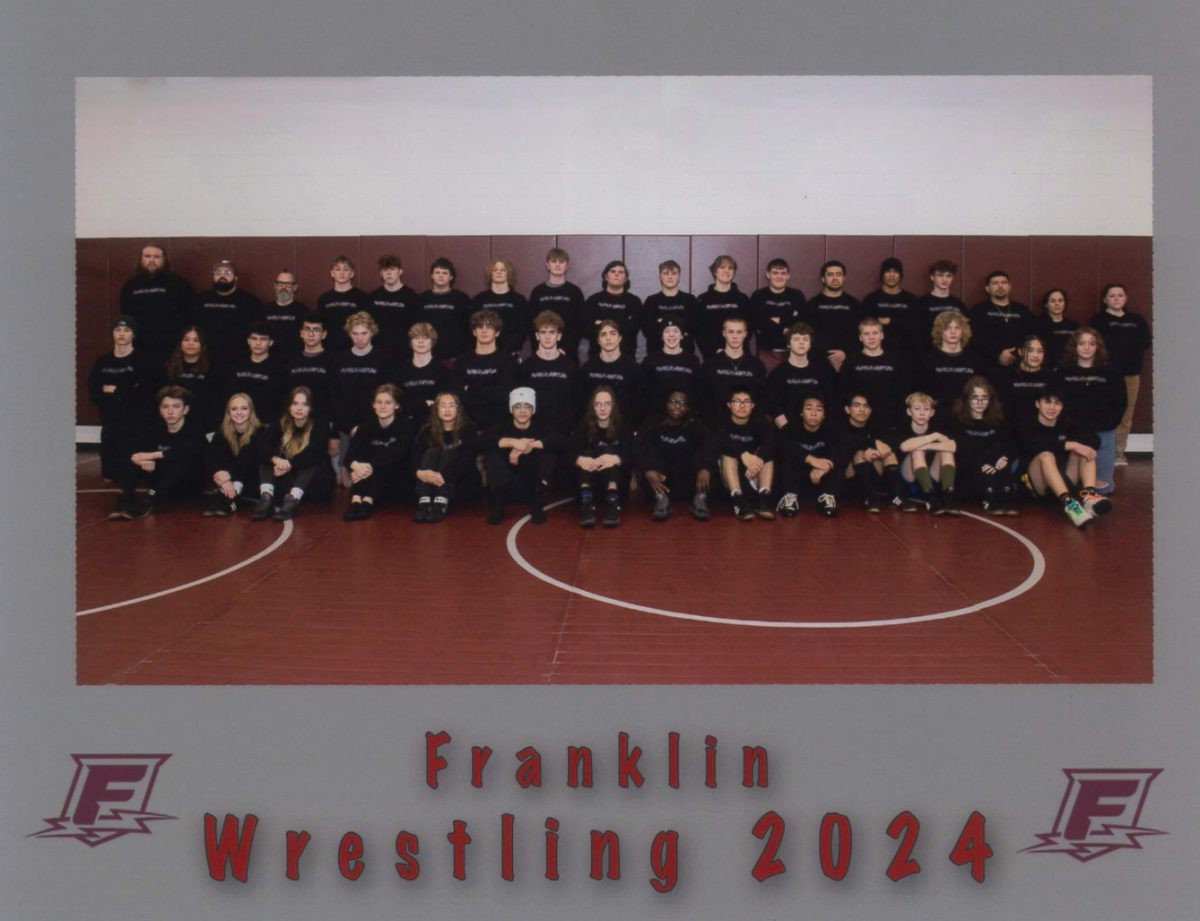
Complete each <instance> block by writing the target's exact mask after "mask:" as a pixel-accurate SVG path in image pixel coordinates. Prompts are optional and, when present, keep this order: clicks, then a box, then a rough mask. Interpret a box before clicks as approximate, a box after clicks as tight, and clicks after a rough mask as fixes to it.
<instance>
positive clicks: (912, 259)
mask: <svg viewBox="0 0 1200 921" xmlns="http://www.w3.org/2000/svg"><path fill="white" fill-rule="evenodd" d="M895 256H896V258H897V259H899V260H900V261H901V262H903V263H904V287H905V288H907V289H908V290H909V291H911V292H912V293H913V294H917V295H921V294H928V293H929V264H930V263H931V262H936V261H937V260H938V259H949V260H950V261H951V262H954V263H957V265H958V268H959V272H958V275H956V276H955V278H954V284H953V285H951V287H950V293H951V294H953V295H954V296H955V297H960V298H962V299H963V300H964V301H966V302H967V304H968V305H970V304H971V303H973V301H972V300H971V297H970V295H969V294H968V295H964V294H963V276H962V264H963V238H962V237H949V236H945V237H908V236H902V237H896V250H895ZM984 271H985V272H986V271H987V269H984Z"/></svg>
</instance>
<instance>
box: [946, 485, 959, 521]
mask: <svg viewBox="0 0 1200 921" xmlns="http://www.w3.org/2000/svg"><path fill="white" fill-rule="evenodd" d="M942 510H943V511H944V512H945V513H946V514H947V515H961V514H962V509H961V508H959V507H958V496H957V494H956V493H955V492H954V490H953V489H946V490H943V491H942Z"/></svg>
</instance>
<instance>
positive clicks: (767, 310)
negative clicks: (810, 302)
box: [750, 286, 807, 355]
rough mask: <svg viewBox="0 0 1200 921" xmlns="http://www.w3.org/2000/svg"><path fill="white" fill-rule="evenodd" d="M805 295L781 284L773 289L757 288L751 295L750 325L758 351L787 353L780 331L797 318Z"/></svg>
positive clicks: (804, 301) (803, 303)
mask: <svg viewBox="0 0 1200 921" xmlns="http://www.w3.org/2000/svg"><path fill="white" fill-rule="evenodd" d="M806 303H807V298H805V296H804V292H803V291H801V290H800V289H799V288H784V289H783V290H782V291H780V292H778V293H776V292H774V291H772V290H771V288H770V287H769V286H768V287H765V288H759V289H758V290H757V291H755V292H754V293H753V294H751V295H750V324H751V325H750V329H751V330H752V331H753V333H754V342H755V348H757V350H758V351H759V352H760V353H761V352H778V353H779V354H780V355H784V354H786V353H787V350H788V344H787V342H786V341H785V340H784V337H783V331H784V330H785V329H787V328H788V327H789V326H791V325H792V324H793V323H795V322H796V321H797V320H799V319H800V316H801V313H802V312H803V310H804V305H805V304H806Z"/></svg>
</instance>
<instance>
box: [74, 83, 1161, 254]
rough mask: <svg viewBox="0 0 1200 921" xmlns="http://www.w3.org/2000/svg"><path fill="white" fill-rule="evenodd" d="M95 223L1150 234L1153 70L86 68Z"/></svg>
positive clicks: (113, 227) (82, 193) (86, 210)
mask: <svg viewBox="0 0 1200 921" xmlns="http://www.w3.org/2000/svg"><path fill="white" fill-rule="evenodd" d="M76 97H77V122H76V141H77V144H76V178H77V191H76V201H77V209H76V233H77V234H78V235H79V236H83V237H100V236H143V235H164V236H170V235H177V236H178V235H188V236H208V235H247V236H249V235H281V234H300V235H334V234H408V233H411V234H469V233H481V234H505V233H557V234H572V233H625V234H630V233H646V234H658V233H863V234H870V233H883V234H893V233H908V234H937V233H953V234H1088V235H1091V234H1131V235H1148V234H1150V233H1151V84H1150V78H1149V77H1094V76H1093V77H384V78H304V79H152V80H146V79H138V80H126V79H81V80H79V81H78V82H77V88H76Z"/></svg>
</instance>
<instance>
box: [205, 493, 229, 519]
mask: <svg viewBox="0 0 1200 921" xmlns="http://www.w3.org/2000/svg"><path fill="white" fill-rule="evenodd" d="M228 501H229V500H228V499H226V498H225V496H223V495H222V494H221V493H219V492H210V493H205V494H204V510H203V511H202V512H201V513H200V514H201V515H203V516H204V517H205V518H213V517H215V516H216V515H218V514H220V512H218V511H217V510H218V509H219V508H220V507H221V506H222V505H225V504H226V503H228Z"/></svg>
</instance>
